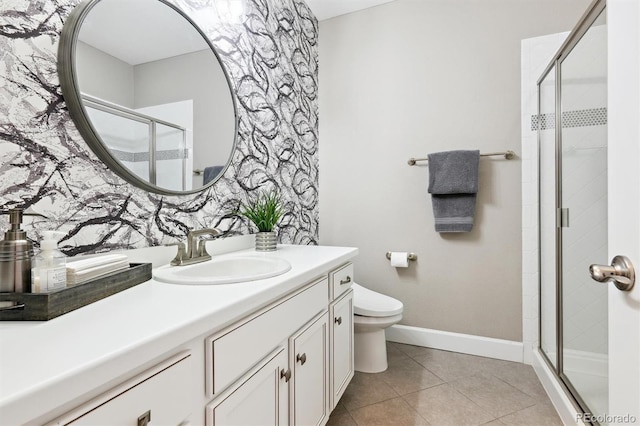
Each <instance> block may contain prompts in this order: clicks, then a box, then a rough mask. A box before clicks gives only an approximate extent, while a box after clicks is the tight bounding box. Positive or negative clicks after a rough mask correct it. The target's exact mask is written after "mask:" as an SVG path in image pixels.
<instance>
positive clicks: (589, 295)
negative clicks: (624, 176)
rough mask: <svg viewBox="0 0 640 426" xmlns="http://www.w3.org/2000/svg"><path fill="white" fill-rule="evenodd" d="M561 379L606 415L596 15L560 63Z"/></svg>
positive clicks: (602, 97)
mask: <svg viewBox="0 0 640 426" xmlns="http://www.w3.org/2000/svg"><path fill="white" fill-rule="evenodd" d="M560 84H561V86H560V93H561V95H560V105H561V114H562V115H561V120H562V126H561V132H560V135H559V142H560V143H559V145H558V146H559V148H560V150H561V155H560V157H559V160H560V161H559V163H558V167H559V171H560V174H559V178H560V182H559V184H560V193H559V207H560V209H559V211H558V214H557V217H558V222H559V223H558V225H559V227H560V228H559V229H560V235H559V243H560V244H559V245H558V247H559V249H560V250H561V262H560V266H561V267H560V271H559V279H560V280H561V282H560V288H561V294H560V295H559V296H560V308H561V321H562V327H561V329H560V333H561V334H560V336H561V338H560V342H561V348H562V360H561V367H560V373H561V374H560V375H561V377H562V378H563V380H564V381H565V383H566V384H567V385H568V386H569V387H570V388H573V389H572V391H573V393H574V395H575V396H577V397H578V399H581V400H582V401H581V402H582V404H583V405H585V407H583V408H585V409H588V410H590V411H591V413H592V414H594V415H598V414H604V413H606V412H607V409H608V356H607V352H608V338H607V333H608V332H607V329H608V311H607V302H608V301H607V286H606V285H603V284H601V283H597V282H595V281H593V280H592V279H591V278H590V276H589V272H588V267H589V264H591V263H599V264H603V265H606V264H608V263H609V261H608V254H607V237H608V234H607V225H608V224H607V125H606V122H607V121H606V120H607V109H606V107H607V33H606V16H605V12H602V13H601V15H600V16H599V17H598V19H597V20H596V21H595V22H594V23H593V25H592V26H591V27H590V28H589V30H588V31H587V32H586V33H585V34H584V36H583V37H582V38H581V40H580V41H579V42H578V43H577V44H576V45H575V47H574V48H573V49H572V50H571V51H570V53H569V54H568V55H567V56H566V57H565V58H564V59H562V60H561V62H560Z"/></svg>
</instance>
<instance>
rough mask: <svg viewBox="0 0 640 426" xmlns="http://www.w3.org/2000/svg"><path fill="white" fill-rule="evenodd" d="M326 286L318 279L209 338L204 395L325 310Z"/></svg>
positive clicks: (223, 385)
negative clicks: (277, 302)
mask: <svg viewBox="0 0 640 426" xmlns="http://www.w3.org/2000/svg"><path fill="white" fill-rule="evenodd" d="M327 286H328V281H327V279H326V278H323V279H320V280H318V281H316V282H315V283H313V284H310V285H309V286H308V287H306V288H304V289H303V290H301V291H300V292H298V293H296V294H295V295H293V296H291V297H290V298H288V299H287V300H285V301H283V302H280V303H279V304H277V305H275V306H272V307H270V308H267V309H266V310H263V311H261V312H259V313H257V314H255V315H253V316H252V317H250V318H249V319H248V320H243V321H242V322H241V323H240V324H236V325H233V326H231V327H230V328H228V329H226V330H224V331H223V332H221V333H218V334H216V335H214V336H212V337H209V338H208V339H207V340H206V350H207V353H206V357H207V358H206V359H207V365H206V368H207V395H208V396H209V397H211V396H213V395H215V394H217V393H219V392H220V391H221V390H223V389H224V388H226V387H227V386H228V385H230V384H231V383H232V382H234V381H235V380H236V379H238V378H239V377H240V376H241V375H242V374H244V373H245V372H246V371H247V370H249V369H250V368H251V367H253V366H254V365H255V364H256V363H258V362H259V361H260V360H261V359H263V358H264V357H265V356H267V355H268V354H269V353H270V352H271V351H272V350H274V349H275V348H276V347H277V346H278V345H279V344H281V343H282V342H283V341H286V340H287V339H288V338H289V336H291V335H292V334H293V333H294V332H295V331H296V330H298V329H299V328H300V326H301V325H302V324H304V323H306V322H307V321H308V320H309V319H311V318H312V317H313V316H315V315H316V314H318V313H320V312H321V311H323V310H324V309H326V308H327V294H328V289H327Z"/></svg>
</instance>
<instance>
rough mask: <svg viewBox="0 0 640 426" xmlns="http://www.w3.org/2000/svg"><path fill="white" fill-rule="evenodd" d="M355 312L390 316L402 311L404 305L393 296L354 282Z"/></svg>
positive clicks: (375, 315)
mask: <svg viewBox="0 0 640 426" xmlns="http://www.w3.org/2000/svg"><path fill="white" fill-rule="evenodd" d="M351 288H352V289H353V313H354V314H356V315H361V316H367V317H390V316H393V315H398V314H401V313H402V309H403V305H402V302H400V301H399V300H396V299H394V298H393V297H389V296H385V295H384V294H380V293H377V292H375V291H372V290H369V289H368V288H365V287H362V286H360V285H358V284H356V283H352V285H351Z"/></svg>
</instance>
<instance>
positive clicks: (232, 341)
mask: <svg viewBox="0 0 640 426" xmlns="http://www.w3.org/2000/svg"><path fill="white" fill-rule="evenodd" d="M352 277H353V265H352V264H351V263H348V264H346V265H344V266H342V267H340V268H339V269H337V270H334V271H330V272H329V274H328V276H326V278H322V279H319V280H317V281H315V282H313V283H311V284H309V285H308V286H305V287H303V288H302V289H301V290H298V291H297V292H295V293H294V294H292V295H290V296H287V297H285V298H284V299H283V300H280V301H278V302H276V303H275V304H273V305H271V306H268V307H267V308H264V309H262V310H261V311H260V312H257V313H255V314H254V315H251V316H250V317H248V318H247V319H245V320H243V321H240V322H239V323H237V324H234V325H232V326H231V327H228V328H227V329H225V330H223V331H221V332H218V333H216V334H215V335H213V336H211V337H210V338H208V339H207V341H206V348H207V353H206V355H205V359H206V360H208V361H210V363H209V364H208V369H207V392H208V395H209V396H210V397H212V398H213V400H212V401H211V403H210V404H208V405H207V415H206V421H207V425H208V426H220V425H227V424H238V425H242V424H260V425H279V424H285V423H288V424H290V425H300V426H309V425H314V426H315V425H324V424H325V423H326V422H327V421H328V419H329V415H330V413H331V410H333V408H334V407H335V405H336V404H337V403H338V400H339V399H340V397H341V396H342V394H343V393H344V391H345V389H346V387H347V385H348V384H349V382H350V380H351V379H352V378H353V371H354V370H353V291H352V290H351V289H350V286H351V281H352ZM334 295H336V296H337V298H336V299H335V300H333V299H332V298H333V296H334ZM285 353H286V355H285ZM285 403H287V404H285ZM286 407H288V408H286ZM284 410H288V411H284Z"/></svg>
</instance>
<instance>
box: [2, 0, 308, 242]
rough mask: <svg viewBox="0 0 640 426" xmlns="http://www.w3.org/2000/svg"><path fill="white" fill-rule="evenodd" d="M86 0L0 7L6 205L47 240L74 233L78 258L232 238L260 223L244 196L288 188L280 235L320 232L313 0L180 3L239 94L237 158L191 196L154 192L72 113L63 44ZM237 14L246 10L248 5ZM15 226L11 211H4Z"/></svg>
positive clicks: (294, 237)
mask: <svg viewBox="0 0 640 426" xmlns="http://www.w3.org/2000/svg"><path fill="white" fill-rule="evenodd" d="M78 3H79V1H78V0H4V1H3V2H2V8H1V9H0V56H1V59H0V179H1V183H0V188H1V191H0V207H1V208H3V209H7V208H10V207H23V208H25V209H29V210H30V211H34V212H38V213H41V214H43V215H45V216H46V219H43V218H40V217H28V218H26V219H25V225H24V229H26V230H27V232H28V234H29V235H30V237H31V238H32V239H34V240H37V241H38V240H39V239H40V235H41V232H42V231H44V230H47V229H56V230H60V231H63V232H64V233H65V234H66V236H65V237H64V238H63V239H62V241H61V243H60V246H61V248H62V250H63V251H64V252H65V253H66V254H68V255H76V254H81V253H95V252H103V251H108V250H113V249H126V248H139V247H149V246H156V245H160V244H165V243H170V242H175V241H177V240H183V239H184V237H185V236H186V233H187V232H188V230H189V229H193V228H204V227H218V228H220V229H221V230H223V231H224V232H225V235H238V234H247V233H249V232H251V231H252V230H251V227H250V226H249V224H248V222H246V220H245V219H242V218H239V217H237V216H236V215H234V211H236V209H237V207H238V205H239V203H240V202H242V201H244V200H246V199H247V197H250V196H251V194H252V193H255V192H256V191H261V190H263V189H270V188H276V189H278V190H279V191H280V192H281V194H282V195H283V198H284V200H285V202H286V211H287V213H286V215H285V216H284V217H283V219H281V221H280V225H279V229H278V231H279V236H280V242H282V243H295V244H316V243H317V239H318V221H319V218H318V155H317V149H318V103H317V93H318V53H317V40H318V22H317V20H316V18H315V17H314V16H313V14H312V13H311V11H310V10H309V8H308V7H307V6H306V4H305V3H304V2H303V1H302V0H172V1H171V3H173V4H175V5H176V6H178V7H179V8H180V9H181V10H183V11H184V12H185V13H186V14H187V15H189V16H190V17H191V18H192V19H193V20H194V21H195V22H196V23H197V24H198V25H199V26H200V28H201V29H202V30H203V31H204V32H205V34H207V36H208V37H209V38H210V40H211V42H212V43H213V45H214V46H215V47H216V49H217V51H218V53H219V55H220V57H221V59H222V62H223V65H224V66H225V68H226V70H227V72H228V74H229V76H230V79H231V83H232V86H233V92H234V93H235V94H236V103H237V107H238V111H237V114H238V139H237V148H236V151H235V153H234V154H233V160H232V163H231V165H230V167H229V168H228V169H227V170H226V172H225V174H224V176H223V177H222V178H221V179H220V180H219V181H218V182H216V183H215V184H214V185H213V186H212V187H211V188H209V189H207V190H205V191H203V192H201V193H198V194H195V195H189V196H166V195H158V194H152V193H147V192H145V191H142V190H140V189H138V188H136V187H134V186H132V185H130V184H129V183H127V182H125V181H124V180H122V179H121V178H120V177H118V176H117V175H115V174H114V173H112V172H111V171H110V170H108V169H107V168H106V167H105V165H104V164H103V163H102V162H101V161H100V160H99V159H98V158H97V157H96V156H95V155H94V154H93V152H92V151H91V150H90V149H89V148H88V146H87V145H86V144H85V142H84V140H83V139H82V138H81V137H80V135H79V133H78V131H77V129H76V128H75V126H74V124H73V121H72V120H71V119H70V117H69V113H68V111H67V109H66V105H65V102H64V98H63V96H62V93H61V90H60V86H59V82H58V74H57V66H56V62H57V48H58V41H59V35H60V31H61V29H62V26H63V24H64V21H65V19H66V17H67V16H68V15H69V13H70V12H71V10H72V9H73V7H74V6H75V5H76V4H78ZM238 12H240V13H239V14H238ZM0 227H1V229H3V230H4V229H7V227H8V222H7V220H6V218H2V219H1V220H0Z"/></svg>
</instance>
